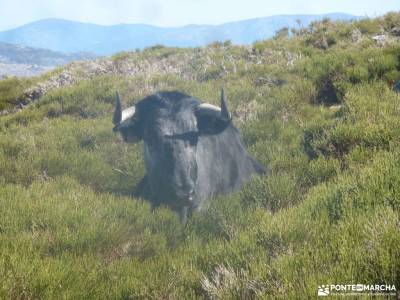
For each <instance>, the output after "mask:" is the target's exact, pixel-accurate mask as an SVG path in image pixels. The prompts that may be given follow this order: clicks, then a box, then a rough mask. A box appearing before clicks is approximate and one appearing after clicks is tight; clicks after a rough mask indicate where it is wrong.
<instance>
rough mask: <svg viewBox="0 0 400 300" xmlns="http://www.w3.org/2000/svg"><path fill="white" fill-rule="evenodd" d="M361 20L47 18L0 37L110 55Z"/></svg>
mask: <svg viewBox="0 0 400 300" xmlns="http://www.w3.org/2000/svg"><path fill="white" fill-rule="evenodd" d="M323 18H330V19H331V20H334V21H335V20H344V21H348V20H354V19H360V17H358V16H353V15H349V14H344V13H331V14H324V15H281V16H271V17H265V18H257V19H249V20H244V21H237V22H230V23H225V24H221V25H187V26H183V27H175V28H162V27H156V26H151V25H144V24H119V25H112V26H103V25H95V24H89V23H80V22H74V21H68V20H62V19H45V20H40V21H37V22H33V23H29V24H26V25H23V26H21V27H18V28H15V29H11V30H7V31H3V32H0V41H3V42H7V43H12V44H20V45H25V46H29V47H36V48H46V49H50V50H53V51H58V52H70V53H72V52H91V53H95V54H97V55H110V54H114V53H117V52H120V51H124V50H134V49H142V48H145V47H149V46H153V45H156V44H162V45H165V46H173V47H197V46H203V45H206V44H208V43H211V42H214V41H225V40H231V41H232V42H233V43H235V44H250V43H252V42H254V41H256V40H262V39H267V38H270V37H272V36H273V35H274V34H275V32H276V31H277V30H279V29H281V28H283V27H289V28H293V27H294V28H298V27H299V23H298V22H300V24H301V25H300V26H308V25H309V24H310V23H311V22H312V21H316V20H321V19H323Z"/></svg>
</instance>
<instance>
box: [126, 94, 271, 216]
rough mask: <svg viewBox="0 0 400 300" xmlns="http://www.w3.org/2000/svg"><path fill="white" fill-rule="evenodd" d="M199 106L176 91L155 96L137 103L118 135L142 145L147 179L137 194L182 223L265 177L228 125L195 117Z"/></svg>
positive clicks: (215, 119) (217, 120) (236, 134)
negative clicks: (212, 200)
mask: <svg viewBox="0 0 400 300" xmlns="http://www.w3.org/2000/svg"><path fill="white" fill-rule="evenodd" d="M199 104H200V101H199V100H198V99H196V98H193V97H191V96H188V95H186V94H183V93H180V92H161V93H157V94H154V95H151V96H148V97H146V98H145V99H143V100H141V101H140V102H139V103H137V104H136V114H135V121H134V122H132V123H131V125H129V127H127V128H124V129H123V130H120V132H121V134H122V136H123V138H124V140H125V141H136V140H140V139H143V141H144V156H145V164H146V170H147V175H146V177H145V178H143V180H142V181H141V182H140V184H139V185H138V188H137V192H138V194H139V195H141V196H142V197H145V198H148V199H149V200H150V201H151V202H152V203H153V204H154V205H160V204H166V205H168V206H170V207H171V208H172V209H174V210H176V211H179V212H180V213H181V216H182V218H184V219H185V218H186V216H187V214H189V213H191V212H192V211H198V210H201V209H203V208H204V207H205V206H206V203H207V200H208V199H210V198H212V197H214V196H217V195H221V194H226V193H229V192H232V191H235V190H238V189H240V188H241V187H242V185H243V184H244V183H245V182H246V181H248V180H249V179H250V178H251V176H252V175H254V174H265V173H266V171H265V169H264V168H263V167H262V166H261V165H260V164H259V163H258V162H257V161H255V160H254V159H253V158H252V157H250V155H249V154H248V153H247V151H246V149H245V147H244V146H243V143H242V141H241V138H240V134H239V131H238V130H237V129H236V127H235V126H234V125H233V124H232V122H231V121H230V120H221V119H218V118H215V117H211V116H204V115H200V114H198V113H197V107H198V105H199ZM193 191H194V193H193Z"/></svg>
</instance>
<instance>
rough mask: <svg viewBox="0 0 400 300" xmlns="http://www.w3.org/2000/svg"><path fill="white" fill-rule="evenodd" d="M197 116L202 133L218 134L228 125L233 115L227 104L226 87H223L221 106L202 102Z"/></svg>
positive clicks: (197, 110)
mask: <svg viewBox="0 0 400 300" xmlns="http://www.w3.org/2000/svg"><path fill="white" fill-rule="evenodd" d="M196 117H197V126H198V129H199V132H200V133H204V134H217V133H220V132H221V131H223V130H224V129H225V128H226V127H228V125H229V124H230V122H231V121H232V116H231V114H230V113H229V110H228V106H227V105H226V99H225V93H224V89H221V107H217V106H215V105H212V104H208V103H203V104H200V105H199V106H198V107H197V109H196Z"/></svg>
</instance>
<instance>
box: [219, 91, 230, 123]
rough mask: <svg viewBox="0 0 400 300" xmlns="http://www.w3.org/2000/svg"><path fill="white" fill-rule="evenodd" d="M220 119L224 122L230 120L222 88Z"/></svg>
mask: <svg viewBox="0 0 400 300" xmlns="http://www.w3.org/2000/svg"><path fill="white" fill-rule="evenodd" d="M221 117H222V119H224V120H230V119H231V114H230V113H229V110H228V106H227V105H226V99H225V92H224V88H221Z"/></svg>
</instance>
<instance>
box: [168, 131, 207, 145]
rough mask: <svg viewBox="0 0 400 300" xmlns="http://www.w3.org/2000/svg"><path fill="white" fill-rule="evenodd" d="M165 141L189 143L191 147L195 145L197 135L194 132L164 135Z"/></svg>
mask: <svg viewBox="0 0 400 300" xmlns="http://www.w3.org/2000/svg"><path fill="white" fill-rule="evenodd" d="M164 137H165V138H167V139H174V140H181V141H184V142H187V143H189V144H190V145H191V146H195V145H197V141H198V139H199V134H198V133H197V132H196V131H188V132H185V133H180V134H172V135H165V136H164Z"/></svg>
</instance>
